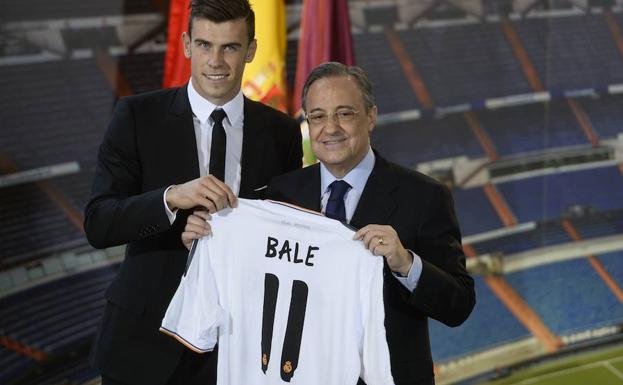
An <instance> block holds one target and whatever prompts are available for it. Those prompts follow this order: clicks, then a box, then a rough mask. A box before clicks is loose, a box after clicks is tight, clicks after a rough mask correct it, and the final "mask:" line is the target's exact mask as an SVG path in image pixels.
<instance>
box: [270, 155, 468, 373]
mask: <svg viewBox="0 0 623 385" xmlns="http://www.w3.org/2000/svg"><path fill="white" fill-rule="evenodd" d="M266 197H267V198H271V199H275V200H281V201H285V202H289V203H293V204H296V205H299V206H302V207H305V208H308V209H312V210H316V211H319V210H320V165H319V164H316V165H314V166H310V167H306V168H304V169H301V170H296V171H293V172H290V173H287V174H284V175H281V176H278V177H275V178H274V179H273V180H272V181H271V183H270V184H269V186H268V191H267V193H266ZM350 224H351V225H352V226H354V227H356V228H361V227H364V226H365V225H368V224H385V225H391V226H392V227H393V228H394V229H395V230H396V232H397V233H398V236H399V237H400V240H401V242H402V244H403V246H404V247H405V248H408V249H410V250H412V251H414V252H415V253H416V254H418V255H419V256H420V257H421V259H422V264H423V269H422V275H421V276H420V279H419V281H418V285H417V287H416V289H415V290H414V291H413V292H409V291H408V290H407V289H406V288H405V287H404V286H403V285H402V284H401V283H400V282H399V281H398V280H397V279H396V278H394V277H393V276H392V273H391V272H390V271H389V268H388V267H387V264H385V271H384V275H385V277H384V282H385V284H384V293H383V295H384V301H385V327H386V334H387V342H388V345H389V353H390V359H391V367H392V374H393V376H394V380H395V381H396V384H418V385H420V384H427V385H428V384H433V383H434V374H433V362H432V359H431V352H430V343H429V337H428V317H432V318H434V319H436V320H438V321H441V322H443V323H444V324H446V325H449V326H457V325H460V324H461V323H462V322H463V321H465V320H466V319H467V317H468V315H469V314H470V312H471V310H472V308H473V307H474V304H475V294H474V281H473V279H472V278H471V277H470V276H469V274H468V273H467V270H466V268H465V256H464V254H463V250H462V247H461V234H460V231H459V226H458V223H457V220H456V216H455V214H454V208H453V201H452V196H451V195H450V192H449V191H448V189H447V188H446V187H445V186H443V185H442V184H440V183H439V182H437V181H435V180H433V179H431V178H429V177H427V176H425V175H423V174H420V173H417V172H415V171H411V170H408V169H405V168H403V167H400V166H398V165H396V164H393V163H390V162H388V161H386V160H384V159H383V158H381V157H380V156H379V155H378V154H376V162H375V165H374V168H373V170H372V174H371V175H370V177H369V179H368V181H367V183H366V186H365V188H364V191H363V193H362V195H361V198H360V200H359V203H358V204H357V208H356V210H355V213H354V214H353V217H352V219H351V221H350Z"/></svg>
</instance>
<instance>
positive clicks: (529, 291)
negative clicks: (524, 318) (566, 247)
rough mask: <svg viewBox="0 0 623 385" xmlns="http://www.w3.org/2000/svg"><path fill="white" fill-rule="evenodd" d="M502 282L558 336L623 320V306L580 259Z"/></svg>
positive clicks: (514, 274) (519, 272)
mask: <svg viewBox="0 0 623 385" xmlns="http://www.w3.org/2000/svg"><path fill="white" fill-rule="evenodd" d="M506 279H507V281H508V282H509V283H510V284H511V285H512V286H513V287H514V288H515V290H517V291H518V292H519V294H520V295H521V296H522V297H523V298H524V300H526V302H527V303H528V304H529V305H530V306H531V307H532V309H533V310H534V311H535V312H536V313H537V314H538V315H539V316H540V317H541V319H542V320H543V321H544V322H545V324H546V325H547V326H548V327H549V328H550V330H551V331H552V332H554V333H556V334H558V335H565V334H570V333H574V332H579V331H583V330H587V329H590V328H595V327H600V326H606V325H614V324H619V323H621V322H622V321H623V306H621V303H620V302H619V300H618V299H617V298H616V297H615V295H614V294H613V293H612V292H611V291H610V290H609V289H608V287H607V286H606V284H605V283H604V282H603V281H602V280H601V279H600V278H599V276H598V275H597V272H596V271H595V270H594V269H593V268H592V267H591V266H590V264H589V263H588V262H587V261H586V259H584V258H580V259H576V260H569V261H564V262H559V263H555V264H549V265H542V266H539V267H535V268H532V269H528V270H522V271H517V272H514V273H511V274H507V275H506Z"/></svg>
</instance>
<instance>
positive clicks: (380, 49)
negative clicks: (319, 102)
mask: <svg viewBox="0 0 623 385" xmlns="http://www.w3.org/2000/svg"><path fill="white" fill-rule="evenodd" d="M353 44H354V46H355V47H354V48H355V55H356V58H355V60H356V63H357V65H358V66H360V67H361V68H363V69H364V70H365V71H366V73H367V74H368V75H369V77H370V81H371V82H372V88H373V92H374V98H375V101H376V103H377V105H378V107H379V111H380V113H388V112H395V111H404V110H412V109H416V108H417V109H419V108H421V106H420V104H419V102H418V101H417V98H416V96H415V93H414V92H413V90H412V89H411V87H410V86H409V82H408V81H407V79H406V77H405V75H404V72H403V70H402V68H401V66H400V63H399V62H398V60H396V56H395V55H394V53H393V52H392V50H391V48H390V45H389V42H388V41H387V39H386V37H385V34H383V33H380V32H376V33H368V32H364V33H360V34H354V35H353Z"/></svg>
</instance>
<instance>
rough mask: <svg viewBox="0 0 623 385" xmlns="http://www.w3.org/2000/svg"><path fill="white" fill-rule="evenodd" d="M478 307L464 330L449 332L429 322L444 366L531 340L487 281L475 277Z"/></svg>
mask: <svg viewBox="0 0 623 385" xmlns="http://www.w3.org/2000/svg"><path fill="white" fill-rule="evenodd" d="M475 281H476V282H475V283H476V298H477V300H476V307H475V308H474V310H473V311H472V314H471V315H470V317H469V318H468V319H467V321H465V323H463V324H462V325H461V326H459V327H456V328H449V327H447V326H445V325H443V324H442V323H439V322H437V321H434V320H431V321H429V332H430V340H431V349H432V353H433V360H434V361H435V362H444V361H447V360H451V359H454V358H458V357H460V356H461V355H464V354H466V353H473V352H477V351H481V350H484V349H490V348H493V347H496V346H499V345H502V344H505V343H509V342H512V341H515V340H518V339H521V338H525V337H528V336H529V334H530V333H529V332H528V330H527V329H526V328H525V327H524V326H523V325H522V324H521V323H519V321H517V319H516V318H515V317H514V316H513V315H512V314H511V313H510V312H509V311H508V309H507V308H506V307H505V306H504V305H503V304H502V302H500V300H499V299H498V298H497V297H496V296H495V295H494V294H493V293H492V292H491V289H489V287H488V286H487V284H486V283H485V281H484V280H483V279H482V278H480V277H475Z"/></svg>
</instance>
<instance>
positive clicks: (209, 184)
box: [165, 175, 238, 214]
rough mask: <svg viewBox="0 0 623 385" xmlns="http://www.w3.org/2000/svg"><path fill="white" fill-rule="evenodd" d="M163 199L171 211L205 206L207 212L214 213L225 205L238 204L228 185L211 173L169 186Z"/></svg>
mask: <svg viewBox="0 0 623 385" xmlns="http://www.w3.org/2000/svg"><path fill="white" fill-rule="evenodd" d="M165 200H166V202H167V206H168V207H169V210H171V211H175V210H177V209H190V208H193V207H205V208H206V210H208V212H210V213H211V214H214V213H215V212H217V211H219V210H222V209H224V208H225V207H227V206H230V207H236V206H238V198H236V195H235V194H234V193H233V192H232V191H231V189H230V188H229V186H227V185H226V184H225V183H223V182H221V181H220V180H219V179H218V178H215V177H214V176H212V175H208V176H204V177H201V178H197V179H193V180H191V181H189V182H186V183H184V184H181V185H175V186H173V187H171V188H170V189H169V190H168V191H167V193H166V196H165Z"/></svg>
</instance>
